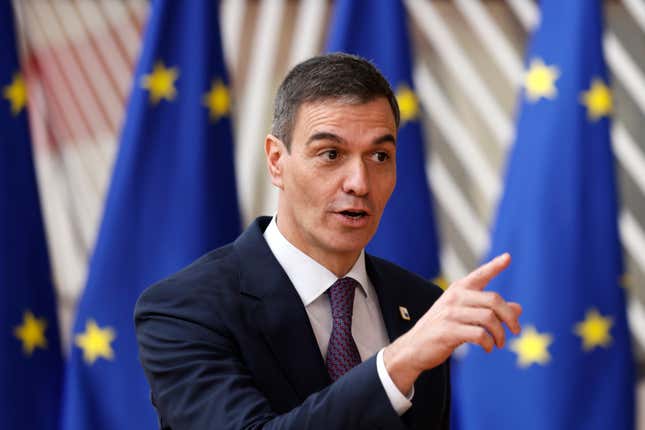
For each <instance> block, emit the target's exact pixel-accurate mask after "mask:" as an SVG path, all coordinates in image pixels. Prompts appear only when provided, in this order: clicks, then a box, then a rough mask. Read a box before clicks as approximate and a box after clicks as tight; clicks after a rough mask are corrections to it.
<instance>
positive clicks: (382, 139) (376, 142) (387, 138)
mask: <svg viewBox="0 0 645 430" xmlns="http://www.w3.org/2000/svg"><path fill="white" fill-rule="evenodd" d="M373 143H374V145H380V144H382V143H392V144H394V145H396V139H395V138H394V136H393V135H391V134H385V135H383V136H381V137H379V138H377V139H375V140H374V142H373Z"/></svg>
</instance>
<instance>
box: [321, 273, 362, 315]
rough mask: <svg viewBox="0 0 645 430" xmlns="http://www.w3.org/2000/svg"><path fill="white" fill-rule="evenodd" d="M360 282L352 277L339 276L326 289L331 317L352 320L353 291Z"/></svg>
mask: <svg viewBox="0 0 645 430" xmlns="http://www.w3.org/2000/svg"><path fill="white" fill-rule="evenodd" d="M359 285H360V284H359V283H358V281H357V280H356V279H354V278H348V277H345V278H340V279H338V280H337V281H336V282H334V283H333V285H332V286H331V287H329V289H328V290H327V294H329V303H330V304H331V315H332V317H333V318H342V319H347V320H348V321H349V322H351V320H352V311H353V310H354V292H355V291H356V287H358V286H359Z"/></svg>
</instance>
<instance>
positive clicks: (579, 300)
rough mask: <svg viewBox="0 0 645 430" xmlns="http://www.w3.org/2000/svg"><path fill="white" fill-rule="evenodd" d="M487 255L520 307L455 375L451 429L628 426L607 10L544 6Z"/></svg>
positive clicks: (629, 369)
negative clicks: (501, 265) (498, 264)
mask: <svg viewBox="0 0 645 430" xmlns="http://www.w3.org/2000/svg"><path fill="white" fill-rule="evenodd" d="M541 5H542V19H541V24H540V26H539V28H538V29H537V31H536V32H535V34H534V35H533V40H532V42H531V44H530V47H529V50H528V57H527V66H526V74H525V77H524V88H523V91H522V93H521V98H522V99H521V110H520V116H519V123H518V129H517V130H518V131H517V138H516V142H515V145H514V147H513V149H512V151H511V154H510V161H509V165H508V170H507V174H506V188H505V191H504V195H503V198H502V200H501V204H500V206H499V212H498V215H497V221H496V224H495V227H494V229H493V237H492V249H491V256H492V255H497V254H500V253H502V252H505V251H508V252H510V253H511V255H512V258H513V261H512V263H511V265H510V267H509V268H508V269H507V270H506V271H505V272H503V273H502V274H501V275H500V276H499V277H498V278H496V279H495V280H494V281H493V282H492V283H491V285H490V287H489V290H492V291H498V292H499V293H500V294H502V295H503V296H504V297H505V298H507V299H508V300H512V301H516V302H519V303H520V304H522V305H523V307H524V313H523V314H522V316H521V319H520V321H521V323H522V333H521V334H520V335H519V336H513V337H511V336H510V332H508V331H507V343H506V346H505V348H504V349H503V350H501V351H494V352H493V353H492V354H489V355H488V354H485V353H484V352H483V350H482V349H481V348H479V347H470V349H469V351H468V352H467V353H466V355H465V357H464V358H462V359H461V360H455V363H454V366H453V374H454V385H453V390H454V393H455V402H454V403H455V404H456V405H457V407H456V412H457V416H456V421H457V423H458V424H459V428H461V429H462V430H474V429H492V428H494V429H500V430H505V429H508V430H510V429H513V430H515V429H524V430H532V429H536V430H537V429H540V430H543V429H550V430H558V429H563V430H564V429H574V428H575V429H585V430H594V429H598V430H600V429H603V430H604V429H609V428H611V429H625V430H627V429H633V428H634V398H633V397H634V386H633V384H634V372H633V367H634V363H633V360H632V354H631V351H630V337H629V332H628V327H627V323H626V317H625V298H624V291H623V288H621V285H620V279H621V276H622V270H623V266H622V262H621V259H622V257H621V252H622V250H621V246H620V243H619V238H618V229H617V221H616V212H617V202H616V200H617V199H616V184H615V177H614V167H613V164H614V159H613V157H612V152H611V145H610V139H609V125H610V120H609V116H610V114H611V111H612V95H611V91H610V88H609V82H608V79H607V72H606V68H605V64H604V60H603V55H602V44H601V38H602V2H600V1H589V0H567V1H560V0H542V2H541Z"/></svg>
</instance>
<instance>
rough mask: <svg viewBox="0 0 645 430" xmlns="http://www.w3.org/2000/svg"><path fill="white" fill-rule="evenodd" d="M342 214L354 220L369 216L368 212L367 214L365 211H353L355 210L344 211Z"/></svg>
mask: <svg viewBox="0 0 645 430" xmlns="http://www.w3.org/2000/svg"><path fill="white" fill-rule="evenodd" d="M340 214H341V215H344V216H346V217H350V218H352V219H360V218H363V217H365V216H367V212H365V211H353V210H350V211H342V212H340Z"/></svg>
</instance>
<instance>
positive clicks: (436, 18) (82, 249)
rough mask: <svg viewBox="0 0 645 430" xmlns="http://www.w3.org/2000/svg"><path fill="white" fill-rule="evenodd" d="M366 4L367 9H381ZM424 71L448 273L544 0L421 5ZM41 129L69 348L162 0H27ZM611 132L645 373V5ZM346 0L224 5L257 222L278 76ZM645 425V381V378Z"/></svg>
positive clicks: (499, 171)
mask: <svg viewBox="0 0 645 430" xmlns="http://www.w3.org/2000/svg"><path fill="white" fill-rule="evenodd" d="M564 1H567V0H564ZM368 3H369V2H366V7H369V5H368ZM404 4H405V8H406V19H407V22H408V26H409V31H410V35H411V42H412V52H413V61H412V65H413V78H414V84H415V86H416V90H417V96H418V101H419V103H420V106H421V120H422V123H423V126H424V130H425V136H426V154H428V155H430V154H431V156H429V157H428V158H427V163H426V173H427V176H428V181H429V184H430V187H431V189H432V192H433V195H434V208H435V214H436V217H437V220H438V230H439V236H440V243H441V254H440V260H441V267H442V270H443V276H444V277H445V278H446V279H447V280H454V279H458V278H459V277H461V276H463V275H465V274H467V273H468V272H469V271H470V270H471V269H473V268H474V267H476V266H477V265H478V263H479V262H480V260H481V259H482V258H483V256H484V255H485V253H486V251H487V249H488V247H489V241H490V238H489V229H490V227H491V223H492V222H493V218H494V216H495V211H496V207H497V206H496V205H497V203H498V200H499V197H500V195H501V192H502V187H503V173H504V166H505V161H506V157H507V153H508V150H509V146H510V144H511V143H512V142H513V138H514V135H515V114H516V110H517V101H518V94H519V89H520V86H521V84H522V80H523V73H524V58H525V49H526V46H527V42H528V39H529V36H530V34H531V31H532V30H533V29H534V28H535V27H536V26H537V25H538V23H539V20H540V10H539V6H538V3H536V2H534V1H531V0H505V1H504V0H435V1H429V0H428V1H407V2H404ZM13 5H14V7H15V11H16V13H17V34H18V43H19V46H20V58H21V64H22V67H23V73H24V77H25V81H26V84H27V87H28V95H29V101H28V109H29V121H30V124H29V127H30V132H31V139H32V142H33V145H34V156H35V162H36V170H37V178H38V186H39V190H40V199H41V202H42V211H43V217H44V224H45V230H46V237H47V243H48V248H49V256H50V261H51V265H52V271H53V277H54V285H55V289H56V297H57V305H58V316H59V319H60V330H61V337H62V343H63V345H64V349H65V350H69V348H70V345H71V338H70V336H71V334H70V333H71V329H72V324H73V319H74V315H75V310H76V305H77V301H78V299H79V297H80V296H81V294H82V292H83V288H84V286H85V282H86V279H87V275H88V263H89V261H90V258H91V256H92V253H93V250H94V245H95V242H96V240H97V233H98V229H99V224H100V222H101V218H102V214H103V209H104V203H105V197H106V192H107V189H108V187H109V184H110V178H111V173H112V168H113V165H114V161H115V157H116V154H117V151H118V145H119V143H118V142H119V138H120V133H121V131H122V126H123V124H124V120H125V114H126V107H127V103H128V99H129V95H130V91H131V88H132V86H133V76H134V71H135V68H136V66H137V63H138V59H139V54H140V52H141V50H142V40H143V36H144V32H145V30H146V24H147V22H148V18H149V13H150V4H149V2H148V1H146V0H123V1H116V0H73V1H72V0H69V1H67V0H14V2H13ZM603 7H604V16H605V31H604V36H603V38H602V43H603V48H604V54H605V60H606V63H607V66H608V71H609V74H610V79H611V88H612V91H613V95H614V115H613V125H612V129H611V138H612V145H613V150H614V154H615V165H616V171H617V178H618V184H619V192H620V211H619V220H618V222H619V231H620V236H621V240H622V246H623V251H624V257H625V264H626V274H627V275H626V278H625V284H626V292H627V295H628V321H629V326H630V329H631V335H632V341H633V352H634V354H635V359H636V360H637V362H638V369H639V371H638V375H637V377H638V381H642V376H643V370H645V308H644V305H645V288H644V287H645V222H644V220H645V127H644V126H643V124H645V43H644V42H645V1H644V0H611V1H610V0H606V1H604V3H603ZM333 8H334V2H333V1H331V0H300V1H296V0H222V1H221V5H220V17H219V18H220V23H221V31H222V45H223V52H224V59H225V63H226V66H227V68H228V74H229V79H230V88H231V100H232V126H233V136H234V147H235V153H234V156H235V169H236V177H237V186H238V197H239V204H240V211H241V216H242V220H243V221H242V224H243V226H246V225H248V223H249V222H250V221H251V220H253V219H254V218H255V217H256V216H258V215H260V214H273V213H274V212H275V210H276V193H275V191H274V190H273V188H272V186H271V185H270V182H269V180H268V175H267V173H266V168H265V162H264V156H263V148H262V143H263V139H264V136H265V135H266V133H267V132H268V130H269V127H270V121H271V113H272V100H273V96H274V94H275V91H276V88H277V85H278V84H279V83H280V81H281V80H282V78H283V77H284V75H285V73H286V72H287V71H288V70H289V69H290V68H291V67H292V66H293V65H295V64H296V63H298V62H300V61H302V60H303V59H306V58H308V57H310V56H312V55H315V54H318V53H321V52H323V51H324V47H325V43H326V40H327V36H328V34H329V31H330V28H329V27H330V20H331V17H332V14H333ZM637 408H638V410H639V414H640V417H639V423H640V424H639V427H638V428H642V429H645V418H644V417H645V385H643V383H642V382H641V383H640V384H639V397H638V400H637Z"/></svg>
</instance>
